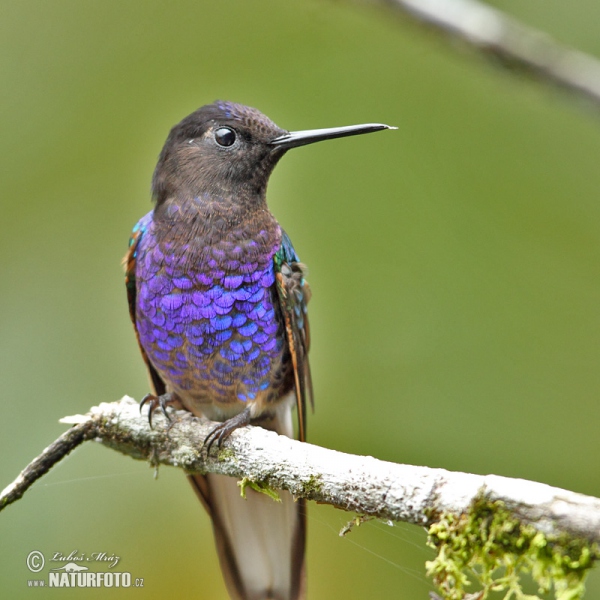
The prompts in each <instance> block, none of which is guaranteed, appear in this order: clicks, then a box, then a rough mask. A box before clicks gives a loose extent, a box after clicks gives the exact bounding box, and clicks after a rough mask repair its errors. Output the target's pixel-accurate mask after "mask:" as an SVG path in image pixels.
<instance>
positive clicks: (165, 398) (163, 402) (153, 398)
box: [140, 394, 179, 429]
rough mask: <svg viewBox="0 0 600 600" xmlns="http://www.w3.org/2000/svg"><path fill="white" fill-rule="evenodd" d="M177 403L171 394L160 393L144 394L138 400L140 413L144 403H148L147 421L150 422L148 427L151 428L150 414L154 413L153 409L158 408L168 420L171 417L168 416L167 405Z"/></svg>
mask: <svg viewBox="0 0 600 600" xmlns="http://www.w3.org/2000/svg"><path fill="white" fill-rule="evenodd" d="M178 403H179V401H178V400H177V398H175V397H174V396H173V394H161V395H160V396H157V395H156V394H146V395H145V396H144V397H143V398H142V401H141V402H140V414H141V412H142V408H143V407H144V405H145V404H148V405H149V407H148V423H149V424H150V429H152V415H153V414H154V411H156V410H157V409H158V408H160V409H161V410H162V413H163V415H165V417H166V418H167V420H168V421H170V420H171V417H170V416H169V413H167V406H171V405H173V404H178Z"/></svg>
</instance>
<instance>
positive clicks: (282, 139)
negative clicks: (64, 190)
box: [269, 123, 398, 150]
mask: <svg viewBox="0 0 600 600" xmlns="http://www.w3.org/2000/svg"><path fill="white" fill-rule="evenodd" d="M383 129H398V128H397V127H390V125H383V124H382V123H366V124H365V125H349V126H347V127H331V128H329V129H306V130H304V131H289V132H288V133H284V134H283V135H280V136H279V137H276V138H275V139H274V140H271V142H269V143H270V144H271V146H278V147H279V148H285V149H286V150H287V149H288V148H297V147H298V146H305V145H306V144H313V143H314V142H321V141H323V140H333V139H335V138H340V137H346V136H349V135H361V134H363V133H373V132H375V131H382V130H383Z"/></svg>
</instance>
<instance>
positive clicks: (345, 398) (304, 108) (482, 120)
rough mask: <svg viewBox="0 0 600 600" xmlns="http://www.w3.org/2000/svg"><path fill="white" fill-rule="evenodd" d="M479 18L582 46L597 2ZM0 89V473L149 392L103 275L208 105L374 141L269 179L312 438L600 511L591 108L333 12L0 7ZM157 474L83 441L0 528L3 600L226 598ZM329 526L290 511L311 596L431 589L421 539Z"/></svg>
mask: <svg viewBox="0 0 600 600" xmlns="http://www.w3.org/2000/svg"><path fill="white" fill-rule="evenodd" d="M497 4H498V5H500V6H502V7H503V8H505V9H506V10H509V11H520V12H519V13H518V14H517V13H516V12H515V14H517V16H519V17H521V18H523V19H524V20H525V21H526V22H529V23H531V24H533V25H535V26H537V27H540V28H542V29H544V30H546V31H548V32H550V33H552V34H554V35H555V36H557V37H559V38H560V39H562V40H563V41H565V42H568V43H571V44H573V45H576V46H578V47H580V48H582V49H584V50H586V51H588V52H591V53H595V54H596V55H600V37H598V32H597V24H598V22H599V20H600V4H598V3H597V2H594V1H593V0H580V2H578V3H577V10H576V11H574V10H572V6H570V4H569V3H565V2H559V1H558V0H548V1H546V2H544V3H534V2H532V3H527V5H525V3H516V2H512V3H509V2H497ZM0 81H1V90H0V98H1V100H0V103H1V107H0V120H1V125H0V131H1V136H0V169H1V171H2V173H1V181H2V187H3V189H2V196H1V202H2V222H3V223H4V226H3V227H2V235H1V236H0V253H1V261H0V282H1V283H0V286H1V293H0V373H1V379H0V381H1V382H2V395H3V418H2V420H1V421H0V448H1V449H0V451H1V453H2V457H3V459H2V463H1V469H0V476H1V477H0V486H4V485H6V484H8V483H9V482H10V481H11V480H12V479H13V478H14V477H15V476H16V475H17V473H18V472H19V471H20V469H21V468H22V467H24V466H25V464H26V463H27V462H28V461H29V460H30V459H31V458H33V457H34V456H35V455H37V454H38V452H39V451H41V450H42V448H44V447H45V446H46V445H47V444H48V443H50V442H51V441H52V440H54V439H55V438H56V437H57V436H58V435H59V434H60V433H62V432H63V431H64V430H65V429H66V428H65V426H64V425H61V424H59V423H58V419H59V418H60V417H62V416H64V415H70V414H74V413H79V412H85V411H86V410H87V409H88V407H90V406H91V405H93V404H97V403H99V402H102V401H113V400H116V399H118V398H120V397H121V396H122V395H124V394H126V393H127V394H130V395H132V396H134V397H136V398H138V399H139V398H141V397H142V396H143V395H144V394H145V393H146V392H147V391H148V388H147V383H146V375H145V372H144V368H143V365H142V360H141V358H140V356H139V353H138V350H137V347H136V342H135V339H134V335H133V332H132V327H131V324H130V322H129V315H128V312H127V305H126V299H125V290H124V286H123V276H122V271H121V267H120V259H121V257H122V256H123V254H124V252H125V249H126V246H127V240H128V236H129V232H130V230H131V227H132V226H133V224H134V223H135V222H136V220H137V219H138V218H139V217H140V216H141V215H142V214H144V213H145V212H147V211H148V210H149V209H150V207H151V205H150V200H149V182H150V177H151V174H152V170H153V168H154V164H155V160H156V157H157V155H158V153H159V151H160V148H161V146H162V143H163V142H164V139H165V137H166V135H167V132H168V130H169V128H170V127H171V126H172V125H173V124H174V123H176V122H177V121H179V120H180V119H181V118H182V117H183V116H185V115H187V114H188V113H189V112H191V111H192V110H194V109H196V108H197V107H198V106H200V105H202V104H205V103H207V102H211V101H212V100H214V99H215V98H224V99H231V100H235V101H238V102H242V103H245V104H249V105H252V106H256V107H257V108H259V109H260V110H262V111H263V112H265V113H266V114H267V115H269V116H270V117H271V118H273V120H275V122H276V123H278V124H279V125H281V126H283V127H285V128H288V129H302V128H315V127H326V126H336V125H345V124H353V123H359V122H369V121H381V122H387V123H390V124H392V125H397V126H398V127H399V129H398V131H397V132H393V133H392V132H386V133H381V134H377V135H373V136H366V137H364V138H351V139H346V140H338V141H335V142H328V143H326V144H320V145H317V146H314V147H311V148H305V149H300V150H295V151H293V152H291V153H290V154H289V156H287V157H286V158H285V159H284V160H283V161H282V163H281V164H280V166H278V167H277V169H276V172H275V174H274V176H273V178H272V180H271V185H270V189H269V200H270V206H271V208H272V210H273V212H274V213H275V215H276V216H277V217H278V219H279V220H280V222H281V223H282V224H283V226H284V227H285V228H286V230H287V231H288V233H289V234H290V236H291V237H292V239H293V240H294V243H295V246H296V249H297V250H298V252H299V254H300V256H301V257H302V259H303V261H305V262H306V263H307V264H308V265H309V267H310V282H311V284H312V288H313V291H314V297H313V300H312V303H311V325H312V331H313V349H312V366H313V371H314V381H315V388H316V398H317V410H316V414H315V415H314V416H313V417H311V419H310V423H309V438H310V441H312V442H314V443H316V444H320V445H323V446H327V447H330V448H335V449H338V450H343V451H346V452H353V453H359V454H371V455H373V456H376V457H379V458H382V459H386V460H391V461H396V462H406V463H413V464H419V465H429V466H432V467H445V468H448V469H454V470H461V471H470V472H474V473H496V474H500V475H507V476H511V477H523V478H527V479H532V480H537V481H543V482H546V483H549V484H551V485H555V486H560V487H565V488H568V489H572V490H575V491H579V492H583V493H586V494H591V495H595V496H600V469H599V464H600V459H599V450H600V435H599V431H598V423H599V416H600V404H599V402H598V394H599V392H600V369H598V365H599V364H600V344H599V339H600V243H599V242H600V203H599V202H598V191H599V189H600V169H599V168H598V158H599V156H600V122H599V121H598V118H597V115H595V114H594V113H593V112H592V111H588V110H586V107H582V106H580V105H579V104H578V102H576V101H575V102H574V101H572V100H571V99H569V98H568V97H567V96H565V95H564V94H563V93H561V92H556V91H548V90H547V89H546V88H542V87H540V86H538V85H536V84H533V83H530V82H528V81H526V80H523V79H520V78H518V77H513V76H512V75H511V74H508V73H506V72H505V71H502V70H500V69H496V68H494V67H492V66H490V65H489V64H487V63H485V62H483V61H482V60H481V59H479V58H477V57H474V56H472V55H470V54H469V53H464V52H460V51H459V52H456V51H455V50H454V49H452V47H451V46H448V45H446V44H445V43H444V42H442V41H440V40H439V39H438V38H437V37H436V36H435V35H432V34H430V33H427V32H424V31H422V30H420V29H418V28H414V27H413V26H411V25H410V24H408V23H407V22H404V21H401V20H396V19H394V18H390V16H389V14H388V13H386V12H384V11H381V10H377V9H376V8H373V7H368V6H358V5H355V4H348V3H344V2H336V3H328V2H324V3H320V2H313V1H311V2H301V1H300V0H293V1H290V2H285V3H284V2H277V1H275V0H271V1H269V0H260V1H255V2H245V1H243V0H228V1H226V2H212V3H206V2H200V1H195V2H190V1H183V2H177V3H167V2H162V1H158V0H143V1H142V0H138V1H131V2H122V1H119V2H117V1H115V0H105V1H103V2H81V1H78V0H72V1H56V0H55V1H53V2H44V1H42V0H37V1H28V0H24V1H21V2H18V3H17V2H10V3H6V2H5V3H3V7H2V18H1V19H0ZM152 475H153V473H152V470H151V469H150V468H149V467H148V466H147V465H146V464H144V463H142V462H135V461H133V460H131V459H128V458H125V457H123V456H120V455H118V454H116V453H114V452H111V451H109V450H107V449H105V448H102V447H100V446H96V445H94V444H92V443H89V444H87V445H86V446H85V447H82V448H80V449H78V450H77V451H76V452H75V453H74V454H73V455H72V456H71V457H69V458H68V460H66V461H64V462H63V463H61V464H60V465H59V466H58V467H57V468H55V469H54V470H53V471H52V472H51V473H50V474H49V475H48V476H47V477H45V478H44V479H43V480H42V481H41V482H39V483H37V484H36V485H35V487H34V488H33V489H32V490H31V491H30V492H29V493H28V494H27V495H26V496H25V497H24V499H23V500H22V501H20V502H18V503H17V504H16V505H13V506H11V507H9V508H8V509H7V510H6V511H5V512H3V513H2V515H0V545H1V555H0V583H1V587H2V590H3V593H2V595H3V597H6V598H29V597H33V596H34V595H35V597H36V598H40V597H42V596H43V597H44V598H45V597H51V598H59V597H60V598H63V597H81V598H100V597H112V596H113V595H114V596H117V595H122V596H123V597H125V596H127V597H132V596H136V597H142V596H143V597H144V598H148V599H150V598H164V597H167V596H171V595H174V596H175V597H179V598H192V597H194V598H224V588H223V584H222V582H221V576H220V574H219V572H218V567H217V563H216V558H215V554H214V550H213V544H212V536H211V531H210V524H209V522H208V519H207V517H206V515H204V514H203V512H202V511H201V510H200V508H199V506H198V505H197V501H196V499H195V497H194V495H193V494H192V492H191V490H190V489H188V488H189V486H188V484H187V482H186V481H185V479H184V477H183V476H182V474H181V473H180V472H178V471H176V470H174V469H167V468H163V469H161V471H160V478H159V479H158V480H157V481H156V480H154V479H153V476H152ZM350 517H351V515H347V514H344V513H342V512H340V511H336V510H334V509H330V508H328V507H322V506H314V505H312V506H310V518H309V527H310V530H309V545H308V569H309V592H310V597H311V598H314V599H321V598H349V599H359V598H394V597H395V598H402V599H407V600H413V599H415V600H416V599H425V598H427V594H428V590H430V589H432V588H431V584H430V583H429V581H428V580H427V579H426V578H425V576H424V562H425V560H427V559H428V558H430V557H431V556H432V552H431V551H430V550H427V549H426V548H425V546H424V542H425V534H424V532H423V531H422V530H420V529H419V528H417V527H412V526H408V525H395V526H394V527H389V526H387V525H385V524H382V523H377V522H370V523H368V524H365V525H364V526H362V527H360V528H359V529H357V530H354V531H353V533H352V534H350V535H349V536H347V537H346V538H340V537H338V535H337V532H338V531H339V529H340V528H341V527H342V525H344V524H345V523H346V522H347V521H348V520H349V519H350ZM32 550H40V551H42V552H44V553H45V554H46V555H49V554H52V553H54V552H62V553H64V554H68V553H69V552H71V551H73V550H77V551H79V552H85V553H87V554H90V553H92V552H101V551H103V552H106V553H108V554H110V553H114V554H117V555H119V556H121V557H122V558H121V563H120V565H119V567H120V570H123V571H129V572H131V573H132V574H133V576H134V577H143V578H144V584H145V585H144V588H143V589H141V590H136V591H132V590H126V591H125V590H112V591H110V590H102V591H100V590H79V591H78V590H72V591H70V592H69V594H68V596H67V595H66V593H65V592H61V591H58V590H44V591H39V590H38V591H36V592H32V591H31V590H29V589H27V587H26V581H27V580H28V579H31V578H32V575H31V574H30V573H29V571H28V570H27V568H26V564H25V559H26V556H27V554H28V553H29V552H31V551H32ZM96 570H98V569H96ZM46 573H47V569H45V570H44V572H43V574H44V575H45V574H46ZM587 597H588V598H591V599H593V598H597V597H600V572H598V571H596V572H594V573H593V574H592V576H591V577H590V580H589V586H588V596H587Z"/></svg>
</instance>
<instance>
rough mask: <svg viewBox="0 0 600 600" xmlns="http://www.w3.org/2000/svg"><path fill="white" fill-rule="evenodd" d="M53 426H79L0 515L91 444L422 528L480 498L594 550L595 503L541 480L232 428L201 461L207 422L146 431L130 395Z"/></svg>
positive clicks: (30, 473) (27, 474) (32, 468)
mask: <svg viewBox="0 0 600 600" xmlns="http://www.w3.org/2000/svg"><path fill="white" fill-rule="evenodd" d="M61 421H62V422H66V423H77V424H76V425H75V427H73V428H72V429H71V430H69V431H68V432H66V433H65V434H63V435H62V436H61V437H60V438H59V439H58V440H57V441H56V442H54V443H53V444H52V445H51V446H49V447H48V448H47V449H46V450H45V451H44V452H43V453H42V454H41V455H40V456H39V457H37V458H36V459H35V460H34V461H33V462H32V463H31V465H29V466H28V467H27V468H26V469H25V470H24V471H23V472H22V473H21V475H19V477H18V478H17V479H16V480H15V482H14V483H12V484H11V485H9V486H8V487H7V488H6V489H5V490H4V491H3V492H2V494H1V495H0V508H4V507H5V506H6V505H8V504H10V503H11V502H14V501H15V500H17V499H18V498H20V497H21V496H22V495H23V493H24V492H25V491H26V489H27V488H28V487H29V486H30V485H31V484H32V483H33V482H34V481H35V480H36V479H38V478H39V477H41V476H42V475H43V474H45V473H46V472H47V471H48V470H49V469H50V468H51V467H52V465H54V464H56V463H57V462H58V461H59V460H60V459H61V458H63V457H64V456H66V454H68V453H69V452H70V451H71V450H72V449H73V448H74V447H75V446H77V445H78V444H80V443H81V442H83V441H85V440H87V439H94V440H95V441H97V442H100V443H102V444H104V445H105V446H108V447H110V448H113V449H114V450H118V451H119V452H121V453H123V454H126V455H129V456H132V457H133V458H136V459H141V460H149V461H150V462H152V463H153V464H157V465H158V464H164V465H171V466H175V467H179V468H182V469H184V470H185V471H186V472H198V473H206V472H211V473H221V474H224V475H229V476H232V477H237V478H239V479H246V480H249V481H252V482H254V483H258V484H260V485H261V486H263V487H269V488H277V489H285V490H289V491H290V492H291V493H292V494H293V495H294V496H296V497H303V498H307V499H309V500H315V501H317V502H320V503H326V504H330V505H332V506H336V507H337V508H341V509H343V510H346V511H353V512H356V513H359V514H360V515H365V516H372V517H377V518H381V519H386V520H392V521H404V522H407V523H414V524H417V525H424V526H427V525H430V524H431V523H434V522H436V520H437V518H438V516H439V515H440V514H443V513H451V514H454V515H460V514H463V513H466V512H468V511H469V509H470V507H471V506H472V505H473V503H474V502H475V501H476V499H478V498H479V499H480V498H486V499H487V500H489V501H491V502H494V501H497V500H500V501H502V502H503V503H504V505H505V506H506V508H507V509H508V510H509V511H510V513H511V514H512V515H513V516H514V517H515V518H516V519H518V520H519V521H520V522H521V523H523V524H526V525H532V526H533V527H534V528H535V529H536V530H538V531H540V532H542V533H544V534H545V535H549V536H558V535H560V534H568V535H569V536H570V537H575V538H581V539H585V540H587V541H588V542H590V543H600V499H597V498H593V497H590V496H584V495H582V494H577V493H574V492H569V491H566V490H562V489H559V488H554V487H551V486H548V485H545V484H542V483H535V482H532V481H525V480H523V479H510V478H508V477H499V476H497V475H472V474H469V473H458V472H451V471H446V470H444V469H431V468H428V467H414V466H410V465H401V464H395V463H390V462H385V461H381V460H377V459H375V458H373V457H370V456H356V455H351V454H344V453H342V452H336V451H335V450H328V449H326V448H320V447H318V446H314V445H312V444H307V443H301V442H298V441H296V440H291V439H289V438H287V437H284V436H279V435H277V434H275V433H273V432H271V431H266V430H265V429H262V428H261V427H246V428H243V429H239V430H237V431H235V432H234V433H233V434H232V436H231V437H230V438H229V440H228V441H227V442H226V443H225V444H224V447H223V448H222V449H221V450H219V451H215V450H213V451H212V452H211V455H210V456H207V455H206V452H205V451H204V450H203V449H202V444H203V440H204V438H205V437H206V435H207V434H208V432H209V431H210V430H211V429H212V427H214V423H212V422H210V421H207V420H205V419H198V418H196V417H193V416H192V415H191V414H190V413H187V412H185V411H179V412H177V413H175V416H174V417H173V419H172V421H171V422H170V423H169V422H167V421H166V419H165V418H164V417H163V416H162V415H159V414H155V419H154V421H155V425H154V429H150V427H149V425H148V422H147V419H146V418H145V417H141V416H140V414H139V410H138V405H137V403H136V402H135V401H134V400H132V399H131V398H128V397H125V398H123V399H122V400H121V401H120V402H114V403H111V404H107V403H103V404H101V405H100V406H98V407H94V408H92V410H91V411H90V412H89V413H88V414H87V415H76V416H74V417H68V418H66V419H62V420H61Z"/></svg>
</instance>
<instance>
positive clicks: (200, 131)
mask: <svg viewBox="0 0 600 600" xmlns="http://www.w3.org/2000/svg"><path fill="white" fill-rule="evenodd" d="M286 134H287V132H286V131H285V130H284V129H281V128H280V127H278V126H277V125H275V123H273V121H271V120H270V119H269V118H268V117H266V116H265V115H263V114H262V113H261V112H259V111H258V110H256V109H255V108H250V107H248V106H243V105H241V104H234V103H233V102H222V101H217V102H214V103H213V104H208V105H206V106H203V107H202V108H199V109H198V110H197V111H195V112H193V113H192V114H191V115H188V116H187V117H186V118H185V119H183V120H182V121H181V122H180V123H178V124H177V125H175V127H173V129H171V132H170V134H169V137H168V138H167V141H166V142H165V145H164V147H163V149H162V152H161V154H160V157H159V159H158V164H157V166H156V170H155V172H154V178H153V181H152V192H153V195H154V198H155V199H156V201H157V203H160V202H161V201H163V200H164V199H166V198H168V197H169V196H172V195H174V194H176V193H181V192H183V193H185V194H186V195H187V194H192V196H196V195H198V194H207V193H208V194H209V195H215V196H220V195H223V194H228V193H231V192H233V193H235V194H239V193H241V192H243V191H247V190H249V191H251V193H253V194H255V193H258V194H259V195H263V196H264V191H265V189H266V184H267V180H268V178H269V175H270V174H271V171H272V170H273V167H274V166H275V165H276V164H277V161H278V160H279V159H280V158H281V156H283V154H284V152H285V150H286V149H284V148H280V147H278V146H274V145H272V144H271V142H272V141H273V140H275V139H277V138H280V137H281V136H284V135H286Z"/></svg>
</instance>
